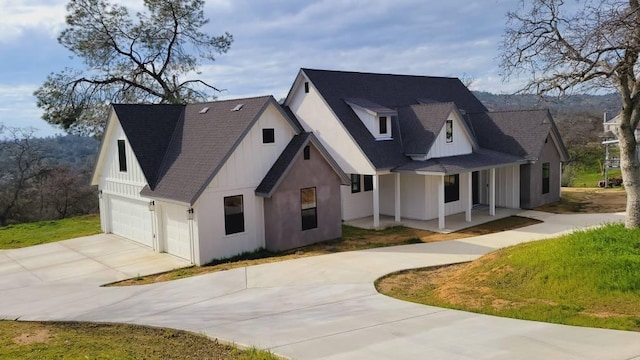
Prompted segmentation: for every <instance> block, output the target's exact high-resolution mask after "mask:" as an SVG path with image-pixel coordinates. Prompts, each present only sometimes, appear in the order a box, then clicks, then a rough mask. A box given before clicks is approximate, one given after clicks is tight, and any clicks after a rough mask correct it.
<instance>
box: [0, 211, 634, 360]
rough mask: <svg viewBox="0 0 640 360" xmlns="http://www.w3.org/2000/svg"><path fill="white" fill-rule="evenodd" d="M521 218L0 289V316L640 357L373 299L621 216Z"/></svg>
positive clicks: (467, 353) (383, 345)
mask: <svg viewBox="0 0 640 360" xmlns="http://www.w3.org/2000/svg"><path fill="white" fill-rule="evenodd" d="M522 215H525V216H530V217H537V218H541V219H544V220H545V223H544V224H538V225H533V226H529V227H526V228H522V229H518V230H513V231H508V232H503V233H500V234H493V235H486V236H480V237H475V238H470V239H464V240H458V241H447V242H439V243H430V244H414V245H406V246H398V247H390V248H380V249H373V250H366V251H356V252H348V253H338V254H332V255H326V256H317V257H310V258H304V259H296V260H291V261H285V262H279V263H271V264H264V265H259V266H254V267H248V268H240V269H235V270H230V271H224V272H219V273H213V274H208V275H203V276H198V277H192V278H188V279H183V280H179V281H173V282H167V283H158V284H151V285H144V286H135V287H127V288H122V287H120V288H99V287H97V286H95V285H87V284H85V283H84V282H83V281H80V280H79V279H78V281H40V282H36V283H32V284H31V285H29V286H24V287H19V286H18V287H11V286H9V287H5V288H4V290H2V291H1V294H2V296H0V317H3V318H7V319H15V318H20V319H22V320H81V321H115V322H127V323H136V324H146V325H153V326H166V327H172V328H178V329H186V330H191V331H195V332H199V333H205V334H207V335H209V336H213V337H217V338H220V339H224V340H228V341H234V342H236V343H239V344H244V345H255V346H258V347H261V348H269V349H271V350H272V351H274V352H276V353H278V354H282V355H285V356H288V357H292V358H295V359H632V358H639V359H640V334H639V333H633V332H622V331H612V330H602V329H590V328H579V327H571V326H562V325H553V324H547V323H538V322H531V321H519V320H513V319H504V318H498V317H491V316H485V315H479V314H472V313H466V312H461V311H454V310H448V309H441V308H435V307H430V306H423V305H418V304H413V303H408V302H404V301H399V300H395V299H392V298H389V297H386V296H383V295H380V294H378V293H377V292H376V291H375V288H374V287H373V281H374V280H375V279H376V278H378V277H380V276H382V275H384V274H386V273H389V272H392V271H396V270H400V269H405V268H414V267H422V266H431V265H439V264H446V263H455V262H460V261H468V260H472V259H475V258H477V257H479V256H481V255H482V254H485V253H487V252H490V251H493V250H494V249H496V248H500V247H503V246H508V245H512V244H516V243H520V242H524V241H531V240H536V239H541V238H544V237H549V236H555V235H557V234H560V233H564V232H568V231H572V230H574V229H576V228H580V227H584V226H592V225H597V224H600V223H602V222H603V221H618V220H621V219H622V218H623V217H622V215H621V214H611V215H551V214H545V213H538V212H526V213H523V214H522ZM5 255H8V256H11V252H9V254H5ZM2 273H3V270H2V269H1V268H0V274H2ZM14 274H16V273H14ZM0 277H2V278H5V279H10V278H11V277H12V275H11V274H5V275H0ZM9 281H10V280H9ZM16 281H19V279H18V278H16Z"/></svg>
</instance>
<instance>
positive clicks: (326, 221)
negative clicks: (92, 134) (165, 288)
mask: <svg viewBox="0 0 640 360" xmlns="http://www.w3.org/2000/svg"><path fill="white" fill-rule="evenodd" d="M343 183H344V184H347V183H348V177H346V175H345V174H344V173H343V172H342V171H341V170H340V168H339V167H338V166H337V164H336V163H335V161H334V160H333V159H332V158H331V156H330V155H329V154H328V152H327V151H326V150H325V149H324V147H323V146H322V145H321V143H320V142H319V141H318V140H317V139H316V137H315V136H314V135H313V134H310V133H305V132H303V131H302V129H301V127H300V125H299V124H298V123H297V121H296V120H295V119H293V118H291V117H290V116H289V115H288V114H286V113H285V112H284V111H283V109H282V107H281V106H280V105H279V104H278V103H277V102H276V101H275V99H274V98H273V97H271V96H264V97H257V98H249V99H236V100H226V101H215V102H210V103H202V104H189V105H113V106H112V110H111V115H110V118H109V123H108V125H107V128H106V131H105V134H104V137H103V140H102V144H101V146H100V153H99V157H98V161H97V165H96V169H95V173H94V176H93V184H94V185H97V186H98V189H99V194H100V218H101V223H102V229H103V231H105V232H107V233H114V234H117V235H120V236H123V237H125V238H129V239H132V240H135V241H137V242H140V243H142V244H145V245H147V246H149V247H152V248H153V249H155V250H157V251H161V252H167V253H170V254H173V255H176V256H179V257H181V258H185V259H188V260H190V261H191V262H193V263H195V264H198V265H200V264H205V263H207V262H210V261H211V260H214V259H218V258H225V257H230V256H233V255H237V254H239V253H242V252H246V251H253V250H255V249H258V248H267V249H271V250H284V249H289V248H294V247H299V246H303V245H308V244H310V243H313V242H317V241H322V240H328V239H334V238H338V237H340V236H341V234H342V230H341V221H340V220H341V219H340V185H341V184H343Z"/></svg>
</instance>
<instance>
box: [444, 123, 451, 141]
mask: <svg viewBox="0 0 640 360" xmlns="http://www.w3.org/2000/svg"><path fill="white" fill-rule="evenodd" d="M445 131H446V132H447V142H448V143H450V142H453V120H447V124H446V129H445Z"/></svg>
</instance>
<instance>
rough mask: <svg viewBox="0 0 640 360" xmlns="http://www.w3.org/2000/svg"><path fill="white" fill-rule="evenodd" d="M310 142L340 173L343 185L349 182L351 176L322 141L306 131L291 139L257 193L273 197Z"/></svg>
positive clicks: (337, 172) (257, 189)
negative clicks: (341, 167) (344, 170)
mask: <svg viewBox="0 0 640 360" xmlns="http://www.w3.org/2000/svg"><path fill="white" fill-rule="evenodd" d="M309 143H312V144H313V146H314V147H315V148H316V149H317V150H318V152H319V153H320V154H322V156H323V157H324V158H325V160H326V161H327V162H328V163H329V165H330V166H331V167H332V168H333V170H334V171H335V172H336V174H338V177H340V178H341V179H342V183H343V185H347V184H349V178H348V177H347V175H346V174H345V173H344V172H343V171H342V169H340V166H339V165H338V164H337V163H336V162H335V161H334V160H333V158H332V157H331V155H329V153H328V152H327V150H326V149H325V148H324V147H323V146H322V144H321V143H320V141H318V139H317V138H316V137H315V136H314V135H313V134H312V133H308V132H305V133H301V134H298V135H296V136H294V137H293V138H292V139H291V141H290V142H289V144H288V145H287V147H286V148H285V149H284V150H283V151H282V154H280V156H279V157H278V159H277V160H276V162H275V163H274V164H273V166H272V167H271V169H269V172H267V175H266V176H265V177H264V179H262V182H261V183H260V185H258V187H257V188H256V191H255V193H256V195H258V196H262V197H271V195H272V194H273V192H274V191H275V190H276V189H277V188H278V184H280V182H281V181H282V179H283V178H284V176H285V175H286V174H287V172H288V171H289V169H290V168H291V166H292V165H293V163H294V161H295V159H296V158H297V157H298V156H299V155H300V153H301V152H302V151H303V149H304V147H305V146H307V145H308V144H309Z"/></svg>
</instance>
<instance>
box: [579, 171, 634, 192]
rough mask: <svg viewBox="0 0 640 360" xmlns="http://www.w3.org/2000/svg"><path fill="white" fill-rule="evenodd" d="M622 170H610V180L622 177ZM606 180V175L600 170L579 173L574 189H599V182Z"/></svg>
mask: <svg viewBox="0 0 640 360" xmlns="http://www.w3.org/2000/svg"><path fill="white" fill-rule="evenodd" d="M621 176H622V175H621V173H620V170H610V171H609V179H611V178H613V177H621ZM600 180H604V175H602V173H601V172H600V171H599V170H585V171H577V172H576V174H575V178H574V179H573V184H572V186H573V187H591V188H595V187H598V181H600Z"/></svg>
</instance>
